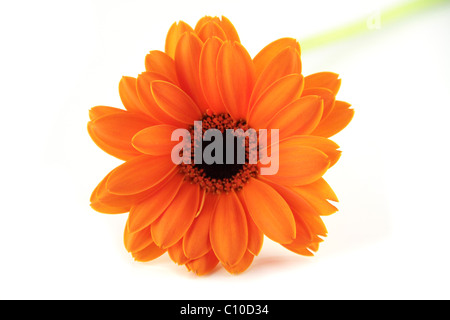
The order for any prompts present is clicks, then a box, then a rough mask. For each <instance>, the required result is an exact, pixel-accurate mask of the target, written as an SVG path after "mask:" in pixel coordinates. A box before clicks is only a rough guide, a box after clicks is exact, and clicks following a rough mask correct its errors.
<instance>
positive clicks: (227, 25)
mask: <svg viewBox="0 0 450 320" xmlns="http://www.w3.org/2000/svg"><path fill="white" fill-rule="evenodd" d="M208 22H214V23H216V24H217V25H219V26H220V28H221V29H222V30H223V32H224V34H225V35H226V38H223V40H231V41H237V42H240V40H239V35H238V33H237V31H236V29H235V27H234V26H233V24H232V23H231V22H230V20H228V19H227V18H226V17H224V16H222V18H221V19H219V18H218V17H210V16H204V17H203V18H201V19H200V20H199V21H198V22H197V24H196V25H195V29H194V30H195V32H196V33H197V34H199V33H200V30H201V29H202V28H203V26H204V25H205V24H207V23H208Z"/></svg>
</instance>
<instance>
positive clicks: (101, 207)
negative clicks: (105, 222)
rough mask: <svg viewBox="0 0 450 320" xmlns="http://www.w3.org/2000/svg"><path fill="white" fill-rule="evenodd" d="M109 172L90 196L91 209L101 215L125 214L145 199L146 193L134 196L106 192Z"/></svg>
mask: <svg viewBox="0 0 450 320" xmlns="http://www.w3.org/2000/svg"><path fill="white" fill-rule="evenodd" d="M110 175H111V172H110V173H108V174H107V175H106V176H105V177H104V178H103V179H102V181H101V182H100V183H99V184H98V185H97V187H96V188H95V189H94V191H93V192H92V195H91V199H90V201H91V207H92V208H93V209H94V210H96V211H98V212H101V213H109V214H114V213H125V212H128V211H130V209H131V206H132V205H133V204H134V203H135V202H137V201H141V200H142V199H143V198H145V197H146V196H147V194H148V192H142V193H138V194H134V195H126V196H122V195H116V194H112V193H110V192H108V190H107V188H106V181H107V180H108V179H109V176H110Z"/></svg>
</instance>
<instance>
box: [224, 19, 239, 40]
mask: <svg viewBox="0 0 450 320" xmlns="http://www.w3.org/2000/svg"><path fill="white" fill-rule="evenodd" d="M219 25H220V27H221V28H222V29H223V31H224V32H225V34H226V35H227V39H228V40H230V41H236V42H241V40H240V39H239V35H238V33H237V31H236V28H235V27H234V25H233V24H232V23H231V21H230V20H228V18H227V17H224V16H222V19H221V20H220V21H219Z"/></svg>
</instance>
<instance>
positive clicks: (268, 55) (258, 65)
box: [253, 38, 300, 77]
mask: <svg viewBox="0 0 450 320" xmlns="http://www.w3.org/2000/svg"><path fill="white" fill-rule="evenodd" d="M287 47H292V48H294V49H295V50H297V51H298V52H299V53H300V45H299V43H298V42H297V40H295V39H292V38H281V39H278V40H275V41H273V42H272V43H270V44H268V45H267V46H266V47H264V48H263V49H262V50H261V51H260V52H259V53H258V54H257V55H256V56H255V57H254V58H253V63H254V64H255V71H256V76H257V77H259V75H260V74H261V72H263V70H264V69H265V68H266V67H267V66H268V65H269V63H270V61H272V60H273V58H275V57H276V56H277V55H278V54H279V53H280V52H281V51H283V50H284V49H286V48H287Z"/></svg>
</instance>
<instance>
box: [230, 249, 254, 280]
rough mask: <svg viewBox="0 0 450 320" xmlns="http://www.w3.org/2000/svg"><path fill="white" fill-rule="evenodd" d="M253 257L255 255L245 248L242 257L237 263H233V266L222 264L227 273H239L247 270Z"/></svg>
mask: <svg viewBox="0 0 450 320" xmlns="http://www.w3.org/2000/svg"><path fill="white" fill-rule="evenodd" d="M254 257H255V256H254V255H253V254H252V253H251V252H250V251H248V250H247V251H246V252H245V254H244V256H243V257H242V259H241V260H240V261H239V262H238V263H237V264H235V265H234V266H229V265H226V264H224V265H223V266H224V268H225V269H226V270H227V271H228V272H229V273H231V274H239V273H242V272H244V271H245V270H247V269H248V267H250V265H251V264H252V262H253V258H254Z"/></svg>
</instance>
